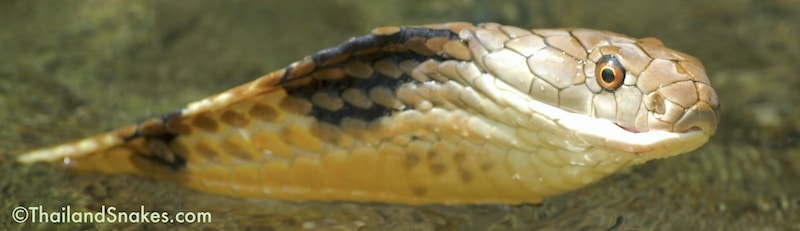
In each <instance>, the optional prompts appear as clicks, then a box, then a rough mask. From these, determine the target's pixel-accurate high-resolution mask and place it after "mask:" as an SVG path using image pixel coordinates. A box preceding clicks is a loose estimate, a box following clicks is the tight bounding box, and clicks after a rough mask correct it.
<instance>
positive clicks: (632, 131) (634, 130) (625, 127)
mask: <svg viewBox="0 0 800 231" xmlns="http://www.w3.org/2000/svg"><path fill="white" fill-rule="evenodd" d="M614 125H617V127H619V128H622V130H625V131H628V132H630V133H641V132H644V131H639V130H637V129H636V128H634V127H629V126H625V125H622V124H619V123H614Z"/></svg>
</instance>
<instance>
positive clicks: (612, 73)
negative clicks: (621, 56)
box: [594, 55, 625, 91]
mask: <svg viewBox="0 0 800 231" xmlns="http://www.w3.org/2000/svg"><path fill="white" fill-rule="evenodd" d="M594 72H595V73H594V74H595V77H597V83H598V84H600V86H601V87H603V89H606V90H609V91H613V90H616V89H617V88H619V86H622V82H624V81H625V68H623V67H622V64H620V63H619V60H617V57H614V56H613V55H604V56H603V57H601V58H600V60H598V61H597V66H596V68H595V70H594Z"/></svg>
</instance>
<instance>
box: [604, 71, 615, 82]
mask: <svg viewBox="0 0 800 231" xmlns="http://www.w3.org/2000/svg"><path fill="white" fill-rule="evenodd" d="M601 75H602V77H603V82H606V83H610V82H614V70H611V68H604V69H603V73H602V74H601Z"/></svg>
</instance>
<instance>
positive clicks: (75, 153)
mask: <svg viewBox="0 0 800 231" xmlns="http://www.w3.org/2000/svg"><path fill="white" fill-rule="evenodd" d="M718 108H719V103H718V100H717V95H716V93H715V92H714V89H712V87H711V83H710V81H709V79H708V77H707V76H706V73H705V70H704V68H703V66H702V64H701V63H700V61H699V60H698V59H696V58H694V57H692V56H689V55H686V54H684V53H681V52H677V51H674V50H671V49H668V48H666V47H664V46H663V44H662V43H661V42H660V41H659V40H657V39H654V38H643V39H634V38H630V37H627V36H625V35H621V34H616V33H611V32H606V31H597V30H589V29H533V30H525V29H521V28H517V27H513V26H506V25H500V24H496V23H484V24H477V25H473V24H470V23H445V24H435V25H424V26H401V27H382V28H377V29H374V30H373V31H372V32H371V33H370V34H368V35H364V36H360V37H354V38H352V39H350V40H349V41H347V42H345V43H343V44H341V45H338V46H336V47H333V48H329V49H325V50H322V51H320V52H317V53H316V54H314V55H311V56H309V57H306V58H304V59H302V60H301V61H297V62H295V63H292V64H291V65H289V66H288V67H286V68H284V69H281V70H277V71H274V72H272V73H269V74H267V75H264V76H262V77H260V78H257V79H255V80H254V81H252V82H249V83H246V84H243V85H240V86H238V87H234V88H232V89H230V90H227V91H225V92H222V93H219V94H216V95H213V96H210V97H207V98H205V99H202V100H200V101H197V102H193V103H190V104H189V105H187V106H186V107H184V108H182V109H180V110H177V111H175V112H173V113H169V114H166V115H163V116H160V117H155V118H151V119H147V120H143V121H142V122H139V123H137V124H135V125H130V126H127V127H123V128H120V129H117V130H114V131H111V132H107V133H103V134H100V135H97V136H94V137H90V138H86V139H82V140H79V141H76V142H72V143H68V144H62V145H59V146H55V147H51V148H45V149H40V150H35V151H31V152H28V153H25V154H22V155H21V156H19V158H18V160H19V161H20V162H23V163H33V162H59V163H63V164H64V165H66V166H68V167H69V168H71V169H75V170H80V171H95V172H104V173H128V174H136V175H141V176H144V177H149V178H155V179H159V180H166V181H170V182H174V183H177V184H180V185H183V186H185V187H188V188H192V189H195V190H199V191H202V192H208V193H213V194H222V195H229V196H234V197H247V198H254V197H255V198H274V199H281V200H289V201H321V200H322V201H371V202H386V203H402V204H483V203H501V204H520V203H540V202H541V201H542V199H543V198H546V197H549V196H553V195H558V194H562V193H564V192H567V191H571V190H574V189H577V188H580V187H583V186H585V185H588V184H591V183H593V182H596V181H598V180H599V179H602V178H603V177H605V176H608V175H609V174H612V173H614V172H615V171H617V170H619V169H620V168H624V167H626V166H632V165H637V164H642V163H645V162H647V161H649V160H652V159H658V158H665V157H671V156H675V155H678V154H681V153H686V152H690V151H692V150H695V149H697V148H698V147H700V146H702V145H703V144H704V143H706V142H707V141H708V139H709V137H710V136H711V135H713V134H714V132H715V130H716V127H717V123H718V121H719V113H718V110H717V109H718Z"/></svg>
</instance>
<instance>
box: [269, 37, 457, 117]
mask: <svg viewBox="0 0 800 231" xmlns="http://www.w3.org/2000/svg"><path fill="white" fill-rule="evenodd" d="M431 39H437V40H442V41H445V40H457V39H458V35H457V34H456V33H453V32H452V31H450V30H446V29H441V30H437V29H430V28H418V27H417V28H414V27H401V28H400V29H399V31H397V32H396V33H391V34H370V35H365V36H361V37H355V38H353V39H350V41H348V42H345V43H343V44H341V45H339V46H337V47H333V48H329V49H326V50H322V51H320V52H319V53H317V54H315V55H312V56H311V57H310V58H308V59H307V60H306V61H303V62H301V63H305V62H313V63H314V64H315V70H313V71H311V72H310V73H309V74H307V75H306V76H297V75H292V74H291V73H292V72H294V70H293V68H297V67H289V68H287V69H286V72H285V73H286V74H284V76H283V78H282V79H281V81H280V85H282V86H284V88H285V90H286V92H287V94H289V95H290V96H292V97H296V98H299V99H303V100H306V101H308V102H311V101H312V100H311V98H312V96H313V95H314V94H315V93H318V92H335V93H337V94H334V95H338V96H341V95H343V94H344V91H345V90H347V89H361V90H363V92H369V91H370V90H371V89H373V88H375V87H382V88H387V89H391V90H392V91H394V89H397V88H398V87H399V86H400V85H402V84H404V83H408V82H412V81H414V80H413V79H412V78H411V77H410V76H408V75H406V74H402V75H401V76H399V77H398V76H396V74H394V73H393V74H392V75H391V76H387V75H386V73H381V72H379V71H372V72H371V73H370V72H358V73H353V72H351V73H353V74H357V75H359V76H353V75H351V74H345V76H344V77H342V78H313V79H312V78H311V76H314V73H315V72H317V71H323V70H326V71H329V69H328V68H331V67H333V68H340V69H342V70H345V68H348V66H347V65H348V64H349V65H360V64H361V63H363V64H365V65H368V66H369V68H363V67H361V68H353V67H352V66H349V69H347V70H354V69H357V70H370V69H372V70H375V69H376V68H374V66H375V65H376V63H378V64H379V65H380V63H381V62H393V63H395V64H399V63H401V62H403V61H406V60H413V61H416V62H417V63H422V62H424V61H425V60H429V59H435V60H443V59H444V57H441V56H438V55H439V54H441V53H442V52H441V51H431V50H428V51H427V52H420V49H422V48H417V49H384V48H385V47H387V46H392V47H394V46H397V45H398V44H416V43H415V41H416V40H422V42H424V41H425V40H431ZM442 41H437V42H439V43H441V42H442ZM426 49H427V48H426ZM415 50H416V51H415ZM341 57H348V58H347V59H341ZM354 62H357V63H354ZM303 66H308V65H303ZM303 71H304V72H305V70H303ZM345 72H347V71H345ZM365 74H369V76H368V77H367V78H364V76H360V75H365ZM298 78H309V79H311V81H310V82H309V83H308V84H303V85H292V86H287V84H286V83H288V82H290V81H293V80H295V79H298ZM406 109H409V108H406ZM397 110H398V108H390V107H387V106H386V105H381V104H378V103H373V104H372V105H371V106H370V107H367V108H365V107H364V106H363V105H353V104H350V103H349V102H346V101H345V103H344V105H343V106H342V107H339V108H338V109H336V110H330V107H328V108H326V107H320V106H319V105H317V104H314V105H313V108H312V110H311V112H310V113H309V115H310V116H313V117H314V118H316V119H317V121H320V122H327V123H330V124H334V125H341V121H342V120H343V119H344V118H346V117H351V118H356V119H360V120H363V121H367V122H369V121H373V120H375V119H377V118H380V117H383V116H387V115H389V114H391V113H392V112H393V111H397Z"/></svg>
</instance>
